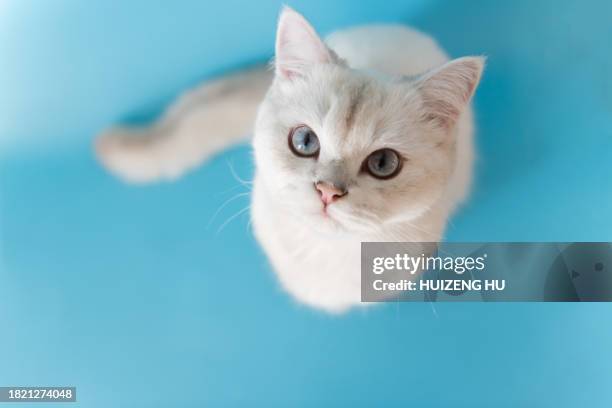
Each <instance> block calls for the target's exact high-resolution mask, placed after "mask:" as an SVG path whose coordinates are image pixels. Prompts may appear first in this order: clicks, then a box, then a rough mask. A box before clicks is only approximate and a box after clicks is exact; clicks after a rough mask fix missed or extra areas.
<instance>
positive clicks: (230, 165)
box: [227, 161, 253, 188]
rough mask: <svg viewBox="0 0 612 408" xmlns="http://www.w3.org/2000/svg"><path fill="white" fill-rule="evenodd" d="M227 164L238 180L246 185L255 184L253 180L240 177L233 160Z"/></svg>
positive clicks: (249, 186)
mask: <svg viewBox="0 0 612 408" xmlns="http://www.w3.org/2000/svg"><path fill="white" fill-rule="evenodd" d="M227 165H228V166H229V169H230V172H231V173H232V177H234V179H235V180H236V181H237V182H239V183H240V184H242V185H243V186H245V187H248V188H251V186H252V185H253V181H249V180H245V179H243V178H242V177H240V176H239V175H238V173H236V170H235V169H234V165H233V164H232V162H230V161H228V162H227Z"/></svg>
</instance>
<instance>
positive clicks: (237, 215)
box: [217, 205, 251, 234]
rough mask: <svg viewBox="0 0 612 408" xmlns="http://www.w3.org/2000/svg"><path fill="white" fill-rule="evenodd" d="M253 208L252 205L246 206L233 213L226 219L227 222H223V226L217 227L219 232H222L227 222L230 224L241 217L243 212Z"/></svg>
mask: <svg viewBox="0 0 612 408" xmlns="http://www.w3.org/2000/svg"><path fill="white" fill-rule="evenodd" d="M250 208H251V206H250V205H248V206H246V207H245V208H243V209H242V210H240V211H238V212H237V213H236V214H234V215H232V216H231V217H229V218H228V219H227V220H225V222H224V223H223V224H221V226H220V227H219V228H218V229H217V234H218V233H220V232H221V231H223V228H225V226H226V225H227V224H229V223H230V222H232V221H233V220H235V219H236V218H237V217H239V216H240V215H241V214H244V212H245V211H248V210H249V209H250Z"/></svg>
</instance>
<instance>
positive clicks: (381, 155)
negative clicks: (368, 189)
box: [364, 149, 402, 179]
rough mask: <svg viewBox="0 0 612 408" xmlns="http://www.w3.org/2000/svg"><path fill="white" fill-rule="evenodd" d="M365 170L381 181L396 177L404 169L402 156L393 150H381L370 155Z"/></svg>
mask: <svg viewBox="0 0 612 408" xmlns="http://www.w3.org/2000/svg"><path fill="white" fill-rule="evenodd" d="M364 167H365V169H366V170H367V171H368V173H370V174H371V175H372V176H374V177H376V178H379V179H389V178H391V177H395V176H396V175H397V174H398V173H399V171H400V170H401V167H402V160H401V159H400V155H399V154H398V153H397V152H396V151H395V150H391V149H380V150H377V151H375V152H374V153H372V154H370V155H369V156H368V158H367V159H366V161H365V163H364Z"/></svg>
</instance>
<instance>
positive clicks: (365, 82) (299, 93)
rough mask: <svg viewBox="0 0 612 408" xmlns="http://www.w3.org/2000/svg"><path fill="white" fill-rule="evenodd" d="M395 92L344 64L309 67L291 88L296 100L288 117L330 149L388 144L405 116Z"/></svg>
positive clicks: (339, 150)
mask: <svg viewBox="0 0 612 408" xmlns="http://www.w3.org/2000/svg"><path fill="white" fill-rule="evenodd" d="M401 92H403V90H398V89H397V88H394V87H393V86H390V85H389V84H386V83H384V82H381V81H379V80H377V79H374V78H371V77H369V76H366V75H363V74H360V73H357V72H347V70H346V69H336V70H333V69H330V70H327V71H326V70H319V71H315V72H313V73H312V76H311V77H310V78H309V80H308V81H304V82H302V83H298V84H296V86H295V89H293V90H292V92H291V93H292V94H293V96H292V98H293V99H297V100H299V102H298V103H297V104H296V109H294V114H295V118H294V119H293V120H294V121H300V122H303V123H304V124H306V125H308V126H310V127H311V128H313V130H314V131H315V132H316V133H317V134H318V136H319V138H320V139H321V144H322V147H323V148H324V149H325V150H326V153H328V154H331V155H336V156H346V155H350V153H351V152H355V151H357V152H359V151H362V150H371V149H372V146H374V147H376V146H380V147H382V146H388V145H389V144H394V143H396V142H397V137H398V133H401V132H402V129H404V128H405V127H406V126H407V123H408V122H409V120H410V115H409V113H408V112H407V109H406V106H405V100H406V98H405V95H402V94H401Z"/></svg>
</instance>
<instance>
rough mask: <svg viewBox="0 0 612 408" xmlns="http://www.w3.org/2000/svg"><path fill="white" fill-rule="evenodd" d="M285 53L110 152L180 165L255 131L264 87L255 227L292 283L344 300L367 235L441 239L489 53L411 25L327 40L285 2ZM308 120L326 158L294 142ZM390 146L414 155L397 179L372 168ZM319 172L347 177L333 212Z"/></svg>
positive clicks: (458, 192) (165, 174)
mask: <svg viewBox="0 0 612 408" xmlns="http://www.w3.org/2000/svg"><path fill="white" fill-rule="evenodd" d="M276 54H277V59H276V65H275V72H276V74H275V76H274V79H273V80H272V75H271V73H266V72H265V71H264V70H258V71H252V72H250V73H246V74H242V75H241V76H234V77H229V78H227V79H223V80H221V81H219V82H217V83H213V85H210V84H208V85H204V86H203V87H202V88H201V89H200V90H197V91H194V93H193V94H192V95H190V96H188V97H187V98H186V99H184V100H183V101H182V102H180V103H179V104H178V106H177V107H176V108H175V109H172V110H171V111H170V112H169V113H168V114H167V115H166V116H165V117H164V118H163V119H162V120H161V121H160V122H159V124H157V125H154V126H153V127H152V128H151V129H149V130H143V131H137V132H139V133H142V134H143V136H142V137H140V138H133V137H132V136H133V135H130V136H126V135H125V134H124V132H123V131H119V132H116V131H115V132H111V133H108V134H106V135H105V136H103V137H102V138H101V139H100V140H99V142H98V152H99V154H100V157H101V160H102V161H103V162H104V163H105V165H106V166H107V167H109V168H110V169H111V171H113V172H115V173H117V174H119V175H120V176H122V177H123V178H124V179H126V180H131V181H152V180H155V179H160V178H171V177H175V176H177V175H180V174H182V173H183V172H184V171H185V170H187V169H189V168H191V167H193V166H194V165H196V164H197V163H199V162H201V161H202V160H203V159H204V158H205V157H207V156H209V155H210V154H212V153H214V152H216V151H218V150H221V149H223V148H224V147H226V146H227V145H229V144H231V143H233V142H235V141H237V140H240V139H241V137H243V135H245V134H247V133H248V129H249V128H250V127H251V126H252V122H253V119H254V117H255V107H256V106H257V105H258V102H259V101H260V100H261V99H263V102H262V103H261V105H260V107H259V111H258V114H257V119H256V122H255V132H254V139H253V147H254V151H255V161H256V174H255V180H254V188H253V198H252V219H253V225H254V230H255V235H256V236H257V238H258V240H259V241H260V243H261V245H262V246H263V248H264V250H265V252H266V254H267V255H268V257H269V259H270V261H271V263H272V266H273V268H274V270H275V271H276V273H277V275H278V277H279V280H280V282H281V285H282V286H283V288H284V289H285V290H286V291H287V292H289V293H290V294H291V295H293V296H294V298H295V299H297V300H298V301H300V302H302V303H305V304H307V305H310V306H313V307H315V308H319V309H323V310H326V311H330V312H341V311H344V310H346V309H348V308H350V307H352V306H356V305H363V303H361V302H360V294H361V285H360V243H361V242H363V241H417V242H431V241H439V240H440V239H441V237H442V234H443V231H444V227H445V224H446V221H447V219H448V217H449V215H450V214H451V212H452V211H453V210H454V208H455V207H456V205H457V204H458V203H459V202H460V201H461V200H462V199H463V198H464V197H465V195H466V194H467V192H468V190H469V184H470V180H471V167H472V160H473V158H472V156H473V153H472V133H473V129H472V126H473V125H472V115H471V111H470V107H469V100H470V98H471V96H472V93H473V92H474V90H475V88H476V86H477V84H478V81H479V78H480V74H481V71H482V68H483V62H484V61H483V60H482V59H481V58H474V57H470V58H461V59H458V60H454V61H451V62H447V61H448V58H447V56H446V55H445V53H444V52H443V51H442V50H441V49H440V48H439V47H438V45H437V44H436V43H435V41H434V40H432V39H431V38H430V37H428V36H426V35H424V34H422V33H419V32H417V31H415V30H412V29H409V28H407V27H403V26H366V27H358V28H353V29H348V30H344V31H341V32H337V33H334V34H332V35H331V36H330V37H329V39H328V41H327V45H325V44H324V43H323V42H321V41H320V40H319V38H318V36H317V35H316V33H315V31H314V29H312V27H311V26H310V25H309V24H308V22H307V21H306V20H305V19H303V17H302V16H300V15H299V14H298V13H296V12H295V11H293V10H291V9H287V8H286V9H285V10H284V11H283V13H282V14H281V18H280V21H279V29H278V34H277V46H276ZM349 67H350V68H349ZM271 81H272V85H271V86H270V82H271ZM268 87H269V90H268V92H267V93H266V94H265V97H264V92H265V90H266V89H268ZM351 112H352V113H351ZM300 124H306V125H308V126H309V127H310V128H312V129H313V131H315V133H316V134H317V136H318V138H319V141H320V144H321V151H320V153H319V156H318V158H316V159H314V158H301V157H297V156H295V155H294V154H293V153H292V152H291V150H290V149H289V147H288V134H289V132H290V131H291V129H292V128H293V127H295V126H297V125H300ZM383 147H385V148H393V149H395V150H396V151H398V152H399V153H400V154H402V156H403V157H405V158H406V160H405V162H404V165H403V167H402V170H401V172H400V173H399V174H398V176H396V177H394V178H392V179H389V180H379V179H375V178H373V177H372V176H370V175H368V174H365V173H364V172H363V171H361V170H360V169H361V164H362V162H363V161H364V160H365V158H366V157H367V156H368V155H369V154H370V153H371V152H373V151H374V150H377V149H380V148H383ZM319 180H324V181H329V182H342V183H343V184H346V185H347V186H348V194H347V195H346V196H345V197H342V198H341V199H340V200H337V201H336V202H334V203H332V204H330V205H329V206H328V208H327V213H324V212H323V211H322V209H323V207H322V203H321V201H320V199H319V196H318V194H317V191H316V190H315V188H314V183H315V181H319Z"/></svg>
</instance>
